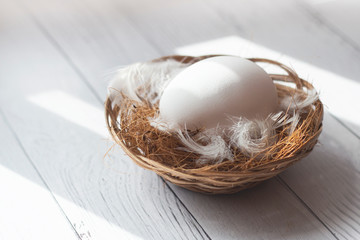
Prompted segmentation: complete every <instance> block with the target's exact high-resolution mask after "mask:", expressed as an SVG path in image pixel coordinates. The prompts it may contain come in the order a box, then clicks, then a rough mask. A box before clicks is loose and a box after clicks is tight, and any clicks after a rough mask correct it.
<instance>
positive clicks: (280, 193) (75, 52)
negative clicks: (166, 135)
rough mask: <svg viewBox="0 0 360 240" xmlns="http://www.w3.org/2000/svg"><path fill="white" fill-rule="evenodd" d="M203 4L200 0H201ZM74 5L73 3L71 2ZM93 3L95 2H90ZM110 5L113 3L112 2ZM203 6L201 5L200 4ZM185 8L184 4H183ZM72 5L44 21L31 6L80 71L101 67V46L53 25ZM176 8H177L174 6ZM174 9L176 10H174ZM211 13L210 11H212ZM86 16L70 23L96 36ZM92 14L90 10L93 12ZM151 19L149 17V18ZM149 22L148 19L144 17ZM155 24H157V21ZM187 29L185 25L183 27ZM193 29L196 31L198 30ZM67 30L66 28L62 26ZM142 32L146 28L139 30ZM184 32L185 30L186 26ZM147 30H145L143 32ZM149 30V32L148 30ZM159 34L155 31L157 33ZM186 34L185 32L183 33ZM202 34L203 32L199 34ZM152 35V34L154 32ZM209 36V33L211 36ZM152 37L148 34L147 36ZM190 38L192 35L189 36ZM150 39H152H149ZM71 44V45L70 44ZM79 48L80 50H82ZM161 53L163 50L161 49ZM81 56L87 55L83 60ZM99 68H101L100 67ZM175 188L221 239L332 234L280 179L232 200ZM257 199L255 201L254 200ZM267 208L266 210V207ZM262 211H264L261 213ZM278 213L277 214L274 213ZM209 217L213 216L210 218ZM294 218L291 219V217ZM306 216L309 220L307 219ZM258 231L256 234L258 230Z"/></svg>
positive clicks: (177, 44)
mask: <svg viewBox="0 0 360 240" xmlns="http://www.w3.org/2000/svg"><path fill="white" fill-rule="evenodd" d="M91 4H96V3H91ZM198 4H200V3H198ZM70 6H71V5H70ZM91 6H94V5H91ZM110 6H111V5H110ZM200 6H201V5H200ZM105 7H106V5H103V4H100V5H95V6H94V7H93V9H99V8H105ZM107 7H109V6H107ZM126 7H127V9H126V11H125V12H127V14H130V13H129V11H130V10H129V9H128V8H130V7H129V6H126ZM184 8H185V7H184ZM69 9H70V10H71V7H69V6H67V5H65V6H63V7H62V8H60V9H59V8H57V11H58V13H57V15H56V14H54V12H53V13H52V14H51V16H52V17H51V18H50V19H52V21H46V22H45V21H44V19H49V17H46V18H42V17H43V16H41V15H40V16H39V15H38V14H36V11H37V10H36V9H34V8H32V9H31V10H32V12H33V14H34V13H35V14H34V15H36V16H37V17H38V21H39V22H40V23H41V24H42V26H43V27H44V28H45V30H46V31H47V32H48V33H49V34H50V35H51V36H53V37H54V40H55V41H56V42H57V43H58V44H59V46H61V48H62V50H63V51H64V52H66V54H67V56H70V59H73V58H74V59H77V62H79V63H80V62H81V64H76V67H77V68H78V69H79V71H80V72H86V71H87V69H89V68H93V67H94V68H95V67H97V68H98V69H100V70H101V67H103V66H101V64H98V65H96V64H95V65H94V66H93V65H88V66H87V65H86V58H90V57H91V54H92V51H99V50H94V49H92V51H89V50H87V49H86V48H85V47H81V45H84V44H83V42H82V38H83V37H84V36H82V35H79V34H73V35H71V36H72V38H71V40H70V41H69V39H64V38H63V37H62V36H64V35H67V36H68V33H66V32H65V33H61V32H59V31H58V29H57V28H55V27H54V24H55V23H57V24H59V23H58V22H59V21H60V20H59V19H60V17H61V16H64V15H65V14H68V16H69V17H70V18H71V17H73V14H69ZM174 9H177V8H174ZM102 11H103V12H104V13H106V14H99V12H97V13H98V15H97V17H98V18H100V19H102V20H101V22H102V23H111V21H110V20H109V19H112V18H113V17H112V16H111V15H110V16H109V13H112V8H111V9H106V8H105V9H104V10H102ZM174 11H175V10H174ZM210 13H211V12H210ZM210 13H208V15H207V18H205V19H207V20H209V18H210V16H212V14H210ZM80 15H81V16H82V17H83V19H81V21H80V20H79V19H78V20H71V23H72V25H73V26H75V28H80V26H81V27H85V28H86V29H88V30H89V31H91V33H89V34H90V35H91V36H96V33H97V32H99V33H100V32H101V29H100V30H99V29H97V28H94V27H90V26H84V25H83V24H84V23H86V22H88V20H87V18H88V16H85V17H84V16H83V15H82V14H80ZM90 16H91V14H90ZM177 17H178V18H179V19H181V18H180V17H179V16H177ZM198 17H199V19H202V17H201V16H198ZM104 19H105V20H104ZM149 19H150V18H149ZM131 20H132V21H135V19H133V18H132V19H131ZM62 21H63V24H64V26H66V25H67V24H68V23H67V22H66V21H64V20H62ZM76 21H79V23H77V24H79V25H75V24H76ZM213 21H214V22H215V21H219V19H217V18H215V20H213ZM145 22H146V21H145ZM155 25H156V24H155ZM195 26H197V27H199V26H201V24H200V23H199V24H198V25H195ZM102 27H105V28H107V29H112V28H113V32H116V31H119V30H117V29H116V28H114V25H113V23H112V24H110V25H105V26H103V25H102ZM61 29H65V27H62V28H61ZM181 29H184V28H181ZM195 30H198V29H197V28H195ZM195 30H193V31H195ZM63 31H64V30H63ZM140 32H142V33H143V31H140ZM184 32H185V30H184ZM143 34H144V33H143ZM145 34H146V33H145ZM205 34H206V31H204V32H203V34H201V36H202V37H203V38H204V37H206V36H207V35H205ZM155 35H156V34H155ZM164 35H165V34H164V33H162V35H161V36H164ZM184 35H185V33H184ZM199 35H200V34H199ZM150 37H153V36H152V35H151V36H150ZM208 37H209V36H208ZM147 38H149V37H147ZM188 38H189V39H190V37H189V36H188ZM150 42H151V41H150ZM74 43H76V44H79V45H78V46H79V48H77V47H76V46H77V45H76V44H74ZM99 43H100V44H99V46H92V47H93V48H95V47H97V48H99V49H101V48H102V46H103V45H102V44H101V41H100V42H99ZM171 44H174V43H173V42H171V41H169V43H168V45H169V46H171V47H169V50H170V49H171V48H173V47H174V46H179V44H180V42H178V43H176V45H171ZM70 45H71V46H70ZM112 45H116V44H112ZM136 47H137V46H133V49H134V48H136ZM79 49H80V50H79ZM164 49H166V47H164ZM154 51H156V49H154ZM133 52H134V54H136V51H135V50H134V51H133ZM159 54H160V53H159ZM106 58H107V56H106V54H103V55H102V56H98V58H97V59H106ZM82 59H84V60H83V61H82ZM115 64H116V63H112V64H111V63H110V65H115ZM100 70H99V71H100ZM102 71H104V69H102ZM89 81H93V80H92V79H89ZM95 85H96V84H93V86H95ZM96 90H97V91H100V90H101V89H96ZM271 189H276V192H277V194H275V195H274V196H273V195H272V194H271ZM174 191H175V192H176V194H182V195H181V199H182V201H183V202H184V203H186V206H187V207H188V208H191V212H192V214H194V215H195V216H196V218H197V219H198V221H200V222H202V226H203V227H205V228H206V229H207V231H209V232H210V237H212V238H215V239H221V237H225V239H231V238H233V239H236V238H238V237H239V236H242V237H245V238H249V239H251V238H259V237H260V238H285V239H296V238H305V239H306V238H308V237H309V236H312V237H316V238H331V237H332V236H331V234H330V233H329V232H328V231H327V230H326V228H324V227H323V226H322V225H321V224H320V223H319V221H318V220H317V219H316V218H314V217H313V216H312V215H311V214H310V213H309V212H308V211H307V210H306V208H305V207H304V206H302V205H301V204H299V202H298V201H297V200H296V198H294V197H292V196H291V194H289V192H288V191H287V190H286V188H285V187H283V186H282V185H281V184H280V183H279V182H277V181H272V182H271V183H270V184H269V185H268V187H266V188H265V189H261V190H258V191H257V192H255V193H254V192H251V191H250V193H248V195H245V197H243V198H240V199H237V197H238V196H237V197H236V196H235V197H232V198H230V200H228V201H227V203H226V204H224V206H223V204H222V200H221V198H215V199H212V198H209V197H207V196H202V195H198V194H194V193H189V192H187V191H185V193H184V190H182V189H178V188H174ZM262 194H263V195H265V196H266V198H262V199H261V200H258V201H257V200H256V199H257V198H259V196H260V195H262ZM205 199H208V201H210V202H211V203H210V204H205V205H204V204H203V203H204V201H205ZM239 201H240V202H242V203H243V205H244V206H246V208H244V207H242V206H239V205H238V202H239ZM254 203H255V204H254ZM259 206H261V209H262V211H258V212H257V211H255V212H253V211H251V210H248V209H247V208H250V209H257V208H259ZM209 209H221V210H217V211H215V212H214V213H212V212H213V211H209ZM266 209H267V210H266ZM264 211H265V212H266V214H268V217H267V218H262V217H261V216H262V215H261V214H262V213H263V212H264ZM234 212H241V213H243V214H244V215H233V214H232V213H234ZM261 212H262V213H261ZM274 214H275V215H274ZM209 217H210V218H209ZM208 219H210V221H208ZM214 219H217V220H218V221H215V220H214ZM281 219H283V220H284V219H286V220H284V221H285V222H283V223H282V227H279V226H278V225H277V223H278V222H279V221H280V220H281ZM289 219H292V220H289ZM304 219H307V220H304ZM244 221H249V222H251V223H252V224H249V225H246V227H244V225H243V224H244ZM292 221H294V222H301V223H304V224H300V225H297V226H295V224H293V223H292ZM219 222H221V224H220V225H219ZM246 229H248V231H246ZM272 229H277V230H274V231H271V230H272ZM257 232H258V234H255V233H257ZM300 232H308V233H309V235H304V236H301V235H300Z"/></svg>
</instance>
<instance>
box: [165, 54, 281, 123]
mask: <svg viewBox="0 0 360 240" xmlns="http://www.w3.org/2000/svg"><path fill="white" fill-rule="evenodd" d="M277 106H278V96H277V92H276V88H275V85H274V83H273V81H272V79H271V78H270V77H269V75H268V74H267V73H266V72H265V71H264V70H263V69H262V68H261V67H259V66H258V65H256V64H255V63H253V62H251V61H249V60H247V59H244V58H241V57H235V56H218V57H211V58H207V59H205V60H202V61H199V62H197V63H194V64H192V65H190V66H189V67H187V68H186V69H185V70H183V71H182V72H180V73H179V74H178V75H176V76H175V77H174V79H173V80H172V81H171V82H170V83H169V84H168V86H167V87H166V88H165V89H164V92H163V95H162V96H161V99H160V103H159V110H160V117H161V118H162V119H163V120H165V121H166V122H167V123H168V124H169V126H177V127H187V128H188V129H192V128H196V127H206V128H211V127H216V126H218V125H220V126H227V125H230V124H231V120H230V118H229V117H230V116H235V117H244V118H247V119H264V118H266V117H267V116H268V115H269V114H270V113H273V112H275V111H276V109H277Z"/></svg>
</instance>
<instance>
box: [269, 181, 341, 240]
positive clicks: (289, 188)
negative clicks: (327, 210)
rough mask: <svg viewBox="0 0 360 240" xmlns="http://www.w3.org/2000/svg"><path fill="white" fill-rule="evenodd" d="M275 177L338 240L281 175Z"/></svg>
mask: <svg viewBox="0 0 360 240" xmlns="http://www.w3.org/2000/svg"><path fill="white" fill-rule="evenodd" d="M276 179H277V180H278V181H279V182H280V183H281V185H283V186H284V187H285V188H286V189H287V190H288V191H289V192H290V193H291V194H292V195H294V197H295V198H296V199H298V200H299V201H300V202H301V203H302V204H303V205H304V206H305V208H306V209H307V210H308V211H309V212H310V213H311V214H312V215H313V216H314V217H315V218H316V219H317V220H318V221H319V222H320V223H321V224H322V225H323V226H324V227H325V228H326V229H327V230H328V231H329V232H330V233H331V235H333V236H334V238H335V239H337V240H339V238H338V237H337V236H336V234H335V233H334V232H333V231H332V230H331V229H330V228H329V226H327V225H326V224H325V223H324V222H323V221H322V220H321V218H320V217H319V216H318V215H316V213H315V212H314V211H313V210H312V209H311V208H310V206H309V205H308V204H306V202H305V201H304V200H303V199H301V198H300V196H299V195H298V194H296V192H295V191H294V190H292V189H291V187H290V186H289V185H288V184H287V183H286V182H285V181H284V180H283V179H282V178H281V176H279V175H278V176H276Z"/></svg>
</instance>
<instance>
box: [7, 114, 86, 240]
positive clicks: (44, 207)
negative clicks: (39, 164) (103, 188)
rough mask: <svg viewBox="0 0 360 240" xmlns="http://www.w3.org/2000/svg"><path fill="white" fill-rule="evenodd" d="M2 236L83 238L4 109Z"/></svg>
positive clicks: (19, 237) (11, 237) (9, 237)
mask: <svg viewBox="0 0 360 240" xmlns="http://www.w3.org/2000/svg"><path fill="white" fill-rule="evenodd" d="M0 132H1V140H0V142H1V144H0V193H1V197H0V212H1V214H0V226H1V228H0V239H3V240H6V239H59V240H60V239H69V240H70V239H79V236H78V235H77V233H76V232H75V230H74V229H73V228H72V225H71V223H70V222H69V221H68V220H67V218H66V215H65V214H64V213H63V212H62V209H61V208H60V207H59V205H58V203H57V202H56V201H55V199H54V197H53V196H52V194H51V192H50V191H49V190H48V188H47V186H46V184H44V182H43V180H42V179H41V177H40V176H39V175H38V173H37V171H36V169H34V167H33V166H32V164H31V162H29V159H28V158H27V156H26V155H25V154H24V153H23V150H22V149H21V147H20V146H19V144H18V142H17V140H16V139H15V138H14V136H13V133H12V132H11V131H10V129H9V126H8V125H7V124H6V122H5V121H4V118H3V115H2V112H0Z"/></svg>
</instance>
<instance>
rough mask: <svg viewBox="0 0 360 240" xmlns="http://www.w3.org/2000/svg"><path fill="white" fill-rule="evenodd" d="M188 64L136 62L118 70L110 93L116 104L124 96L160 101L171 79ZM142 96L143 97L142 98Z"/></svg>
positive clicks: (170, 61)
mask: <svg viewBox="0 0 360 240" xmlns="http://www.w3.org/2000/svg"><path fill="white" fill-rule="evenodd" d="M186 66H188V64H184V63H181V62H178V61H175V60H167V61H161V62H148V63H135V64H132V65H129V66H126V67H124V68H121V69H119V70H118V71H117V74H116V76H115V77H114V78H113V79H112V81H111V82H110V84H109V87H108V95H109V97H110V99H111V100H112V102H113V103H114V104H117V105H120V101H121V100H122V96H121V94H120V93H123V94H125V95H126V96H127V97H129V98H131V99H134V100H137V101H140V100H142V99H145V100H147V101H149V102H150V103H151V104H155V103H157V102H158V101H159V99H160V97H161V95H162V92H163V90H164V88H165V87H166V86H167V84H168V83H169V81H170V80H171V79H173V78H174V76H175V75H177V74H178V73H179V72H180V71H182V70H183V69H184V68H185V67H186ZM140 98H142V99H140Z"/></svg>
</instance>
